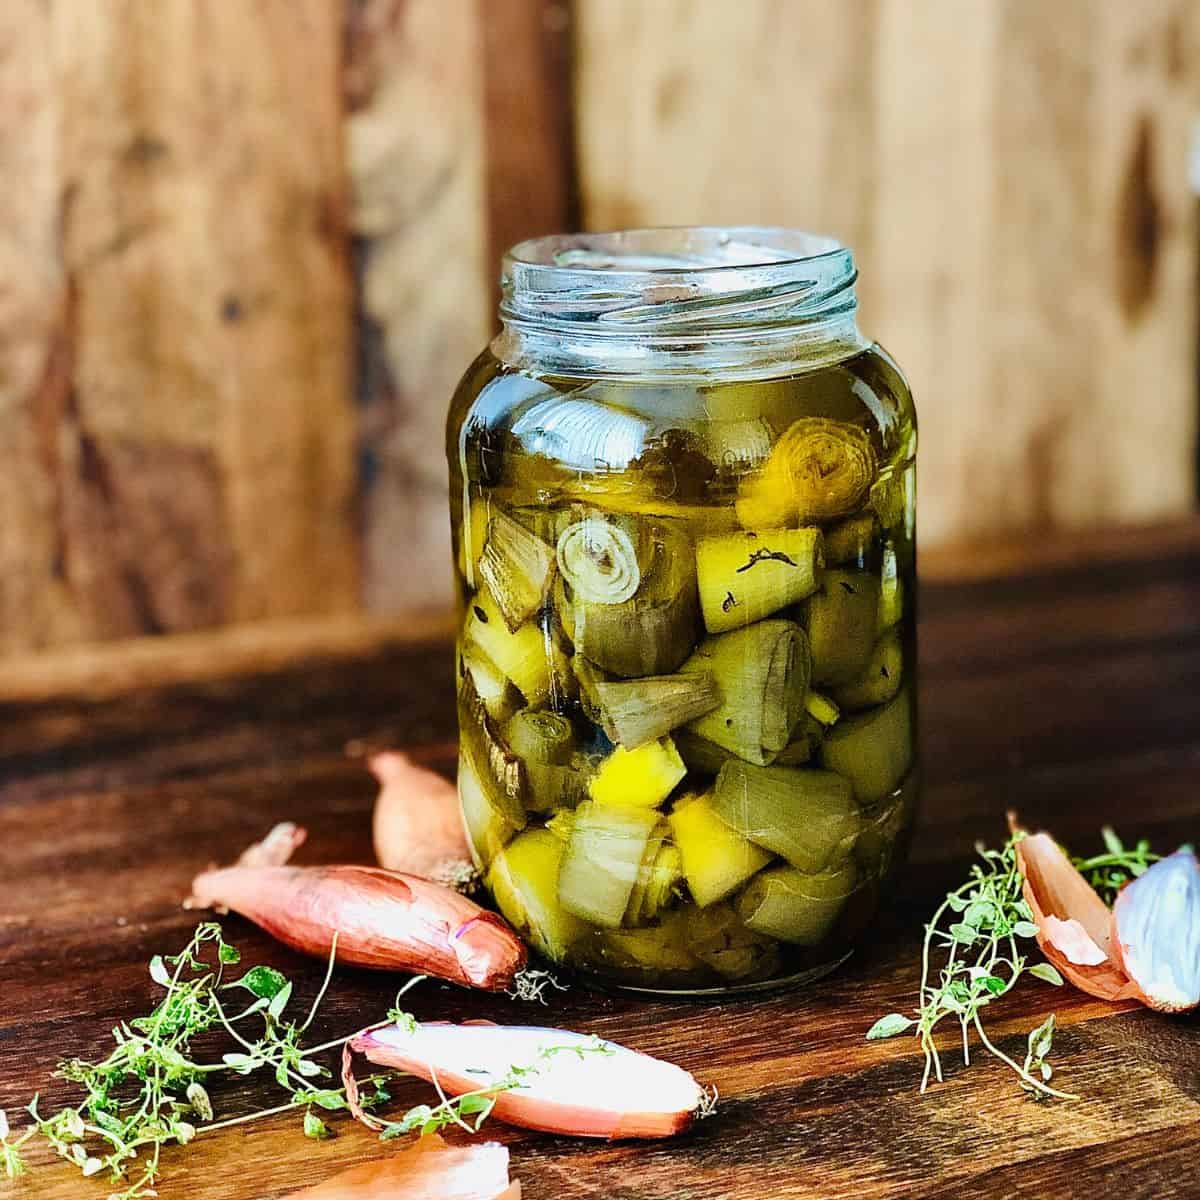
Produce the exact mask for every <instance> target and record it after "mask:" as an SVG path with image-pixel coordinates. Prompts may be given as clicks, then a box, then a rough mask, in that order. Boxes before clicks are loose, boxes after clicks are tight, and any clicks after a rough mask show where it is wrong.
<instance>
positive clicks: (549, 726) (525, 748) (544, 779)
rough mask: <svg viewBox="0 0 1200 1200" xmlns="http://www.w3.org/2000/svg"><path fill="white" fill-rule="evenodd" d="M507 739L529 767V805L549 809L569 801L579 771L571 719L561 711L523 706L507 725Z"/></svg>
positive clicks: (527, 776) (510, 746) (533, 810)
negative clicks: (568, 793)
mask: <svg viewBox="0 0 1200 1200" xmlns="http://www.w3.org/2000/svg"><path fill="white" fill-rule="evenodd" d="M504 740H505V742H506V743H507V745H508V748H509V750H510V751H511V752H512V753H513V754H515V755H516V756H517V758H519V759H520V760H521V763H522V764H523V766H524V768H525V780H526V785H527V786H526V794H525V807H526V808H528V809H529V810H530V811H531V812H545V811H546V810H547V809H550V808H559V807H561V806H562V805H563V804H565V803H566V800H565V799H564V793H565V792H566V791H567V790H568V789H569V788H570V787H571V783H572V778H571V777H572V776H574V775H575V772H574V770H573V768H572V765H571V762H572V758H573V752H574V749H575V730H574V728H573V726H572V725H571V722H570V721H569V720H568V719H567V718H566V717H564V716H561V715H560V714H559V713H554V712H547V711H545V710H544V709H532V708H523V709H521V711H520V712H518V713H516V714H515V715H514V716H513V717H512V718H511V719H510V720H509V721H508V723H507V724H506V725H505V726H504Z"/></svg>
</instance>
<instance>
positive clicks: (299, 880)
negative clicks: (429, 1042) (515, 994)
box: [185, 822, 527, 992]
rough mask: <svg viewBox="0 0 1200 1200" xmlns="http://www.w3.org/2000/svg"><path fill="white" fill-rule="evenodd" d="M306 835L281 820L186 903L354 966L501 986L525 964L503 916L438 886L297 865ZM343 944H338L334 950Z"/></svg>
mask: <svg viewBox="0 0 1200 1200" xmlns="http://www.w3.org/2000/svg"><path fill="white" fill-rule="evenodd" d="M306 836H307V835H306V833H305V831H304V830H303V829H301V828H299V827H298V826H296V825H292V824H291V823H286V822H285V823H283V824H280V825H277V826H275V828H274V829H272V830H271V832H270V833H269V834H268V835H267V836H266V838H264V839H263V840H262V841H261V842H258V843H256V844H255V845H253V846H251V847H250V848H249V849H248V850H247V851H246V852H245V853H244V854H243V855H242V856H241V858H239V859H238V861H237V863H236V864H235V865H234V866H232V867H225V868H221V869H212V870H208V871H205V872H203V873H202V874H200V875H198V876H196V878H195V880H194V881H193V883H192V895H191V897H190V898H189V899H188V900H187V901H186V902H185V906H186V907H188V908H216V909H218V910H222V911H225V910H229V909H233V911H234V912H238V913H241V915H242V916H244V917H246V918H248V919H249V920H251V921H253V922H254V923H255V924H256V925H259V926H261V927H262V928H263V929H265V930H266V931H267V932H268V933H269V934H271V936H272V937H275V938H278V939H279V940H280V941H281V942H283V943H285V944H286V945H288V946H291V947H292V949H294V950H299V951H300V952H301V953H303V954H311V955H313V956H315V957H318V958H328V957H329V956H330V954H331V953H334V954H335V960H336V961H337V962H339V963H343V964H345V965H347V966H355V967H373V968H376V969H378V970H384V971H409V972H413V973H419V974H423V975H432V976H435V977H436V978H438V979H445V980H448V981H449V982H451V983H457V984H461V985H462V986H464V987H474V988H482V989H484V990H485V991H491V992H503V991H506V990H508V989H509V988H510V987H512V986H513V984H514V981H515V980H516V979H517V975H518V973H519V972H520V971H521V970H522V968H524V966H525V964H526V959H527V954H526V950H525V946H524V943H523V942H522V941H521V939H520V938H519V937H517V935H516V934H515V933H514V932H513V931H512V929H510V928H509V926H508V925H506V924H505V922H504V920H503V918H501V917H498V916H497V915H496V914H495V913H491V912H488V911H487V910H485V909H483V908H480V907H479V905H478V904H476V903H474V901H472V900H468V899H467V898H466V897H465V896H463V895H460V894H459V893H458V892H456V891H453V890H452V889H451V888H448V887H444V886H443V885H441V884H438V883H433V882H431V881H430V880H428V879H422V878H420V877H419V876H417V875H405V874H400V873H399V872H397V871H386V870H383V869H382V868H379V867H360V866H321V867H291V866H287V865H286V863H287V862H288V860H289V859H290V857H291V855H292V853H293V851H294V850H295V849H296V848H297V847H298V846H300V845H301V843H303V841H304V839H305V837H306ZM335 946H336V951H335Z"/></svg>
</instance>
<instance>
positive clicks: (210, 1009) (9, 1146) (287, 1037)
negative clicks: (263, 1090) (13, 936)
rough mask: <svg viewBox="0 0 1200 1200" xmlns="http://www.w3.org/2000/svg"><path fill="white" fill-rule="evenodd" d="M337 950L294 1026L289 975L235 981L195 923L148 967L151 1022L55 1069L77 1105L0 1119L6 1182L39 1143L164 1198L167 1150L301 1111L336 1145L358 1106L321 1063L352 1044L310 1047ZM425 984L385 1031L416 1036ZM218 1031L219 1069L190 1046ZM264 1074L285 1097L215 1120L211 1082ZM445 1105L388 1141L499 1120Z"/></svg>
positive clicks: (378, 1086)
mask: <svg viewBox="0 0 1200 1200" xmlns="http://www.w3.org/2000/svg"><path fill="white" fill-rule="evenodd" d="M336 949H337V943H336V939H335V941H334V945H333V947H332V948H331V952H330V957H329V965H328V968H327V970H326V974H325V979H324V982H323V983H322V985H321V989H320V991H319V993H318V995H317V997H316V999H315V1001H314V1002H313V1004H312V1006H311V1008H310V1010H309V1012H308V1014H307V1017H306V1018H305V1019H304V1020H303V1021H302V1022H300V1023H297V1022H295V1021H292V1020H289V1019H287V1016H286V1013H287V1009H288V1006H289V1004H290V1002H291V1000H292V984H291V982H290V981H289V980H288V979H287V978H286V977H285V976H284V975H283V974H281V973H280V972H279V971H277V970H275V969H274V968H273V967H268V966H256V967H251V968H250V969H249V970H247V971H245V972H243V973H242V974H241V975H240V976H239V977H238V978H236V979H232V980H231V979H228V978H227V975H228V968H230V967H232V966H235V965H237V964H238V962H239V961H240V958H241V955H240V954H239V952H238V950H237V949H236V948H235V947H234V946H232V945H230V944H229V943H228V942H226V941H225V940H224V938H223V936H222V933H221V927H220V926H219V925H217V924H215V923H212V922H210V923H206V924H203V925H200V926H198V927H197V929H196V932H195V933H194V935H193V936H192V939H191V940H190V941H189V942H188V944H187V946H185V947H184V949H183V951H182V952H181V953H179V954H176V955H169V956H156V957H155V958H154V959H153V960H152V961H151V963H150V977H151V979H152V980H153V981H154V982H155V983H156V984H158V985H159V986H160V987H162V988H164V989H165V992H166V994H165V995H164V996H163V998H162V1000H161V1001H159V1003H158V1005H157V1006H156V1007H155V1008H154V1010H153V1011H152V1012H150V1013H149V1014H148V1015H147V1016H144V1017H138V1018H136V1019H134V1020H132V1021H128V1022H122V1023H121V1024H119V1025H118V1026H117V1027H116V1028H115V1029H114V1030H113V1040H114V1041H115V1043H116V1045H115V1047H114V1048H113V1050H112V1052H111V1053H110V1054H109V1055H108V1057H107V1058H105V1059H104V1060H103V1061H101V1062H85V1061H83V1060H80V1059H73V1060H71V1061H69V1062H64V1063H60V1064H59V1067H58V1071H57V1074H58V1076H59V1077H60V1078H62V1079H66V1080H68V1081H70V1082H72V1083H74V1084H77V1085H78V1087H79V1089H80V1090H81V1092H82V1093H83V1095H82V1098H81V1099H80V1101H79V1102H78V1103H77V1104H74V1105H70V1106H66V1107H63V1108H61V1109H59V1110H58V1111H56V1112H54V1113H50V1114H47V1113H45V1112H43V1111H42V1110H41V1108H40V1107H39V1101H38V1098H37V1097H36V1096H35V1097H34V1099H33V1101H32V1102H31V1103H30V1104H29V1106H28V1108H27V1112H28V1113H29V1116H30V1118H31V1123H30V1124H29V1125H28V1126H27V1127H26V1128H25V1129H23V1130H22V1131H20V1132H16V1131H13V1130H11V1129H10V1127H9V1123H8V1119H7V1117H6V1116H5V1114H4V1113H3V1112H2V1111H0V1165H2V1166H3V1169H4V1173H5V1175H7V1176H8V1178H10V1179H12V1178H16V1177H17V1176H19V1175H22V1174H24V1173H25V1170H26V1162H25V1156H24V1154H23V1150H24V1148H25V1147H26V1145H27V1144H28V1143H30V1142H31V1141H32V1140H33V1139H35V1138H40V1139H42V1140H43V1141H44V1142H46V1143H47V1144H48V1145H49V1146H50V1147H51V1148H52V1149H53V1150H54V1151H55V1152H57V1153H58V1154H59V1155H60V1156H61V1157H63V1158H65V1159H67V1161H69V1162H71V1163H73V1164H74V1165H75V1166H76V1167H78V1168H79V1170H80V1172H81V1173H82V1174H83V1175H85V1176H93V1175H99V1174H101V1173H102V1172H107V1174H108V1175H109V1177H110V1178H111V1179H112V1180H114V1181H116V1182H123V1183H125V1184H126V1186H125V1187H124V1189H123V1190H121V1191H119V1192H116V1193H114V1194H113V1196H112V1197H111V1198H110V1200H139V1198H140V1197H147V1196H153V1195H156V1194H157V1193H156V1191H155V1184H156V1182H157V1181H158V1179H159V1178H160V1176H161V1157H162V1152H163V1148H164V1147H167V1146H170V1145H180V1146H182V1145H187V1143H189V1142H190V1141H192V1139H193V1138H195V1137H198V1136H202V1135H204V1134H207V1133H211V1132H213V1131H215V1130H218V1129H224V1128H228V1127H229V1126H233V1125H240V1124H243V1123H245V1122H249V1121H254V1120H258V1119H259V1118H261V1117H267V1116H272V1115H275V1114H278V1113H282V1112H289V1111H297V1112H299V1113H301V1114H302V1129H303V1133H304V1135H305V1136H306V1137H309V1138H312V1139H314V1140H323V1139H325V1138H327V1137H329V1136H331V1134H332V1131H331V1130H330V1128H329V1126H328V1125H327V1124H326V1123H325V1116H324V1115H323V1114H329V1113H336V1112H339V1111H343V1110H346V1111H348V1110H349V1109H350V1103H349V1100H348V1097H347V1095H346V1090H345V1088H343V1087H334V1086H330V1084H331V1082H332V1080H331V1073H330V1071H329V1070H328V1069H327V1068H326V1067H323V1066H321V1065H320V1063H318V1062H317V1061H316V1058H315V1056H316V1055H318V1054H321V1053H322V1052H325V1051H329V1050H332V1049H334V1048H336V1047H340V1046H342V1045H343V1044H344V1043H345V1042H347V1041H349V1040H350V1037H352V1036H354V1035H353V1034H352V1035H348V1036H347V1037H344V1038H338V1039H336V1040H334V1041H331V1042H326V1043H325V1044H323V1045H319V1046H311V1047H310V1046H305V1045H303V1042H302V1039H303V1036H304V1034H305V1033H306V1032H307V1030H308V1028H309V1026H310V1025H311V1024H312V1022H313V1019H314V1017H315V1016H316V1013H317V1010H318V1008H319V1006H320V1004H321V1002H322V1000H323V999H324V996H325V993H326V991H327V990H328V987H329V983H330V979H331V978H332V974H333V963H334V954H335V953H336ZM424 978H425V977H424V976H420V975H418V976H415V977H414V978H412V979H411V980H409V981H408V982H407V983H406V984H405V986H404V987H403V988H402V989H401V990H400V993H399V994H398V995H397V1003H396V1005H394V1006H393V1007H392V1008H391V1009H390V1010H389V1012H388V1014H387V1015H388V1022H389V1023H392V1024H400V1025H407V1026H412V1027H415V1024H416V1022H415V1018H414V1017H413V1016H412V1015H411V1014H409V1013H407V1012H404V1011H403V1010H402V1009H401V1008H400V1007H399V1000H400V997H401V996H403V995H404V993H405V992H406V991H408V990H409V988H411V987H413V986H414V985H415V984H417V983H419V982H421V981H422V980H423V979H424ZM543 986H545V985H544V984H543ZM239 993H244V994H245V995H244V996H240V995H239ZM210 1032H224V1033H225V1034H226V1035H227V1036H228V1037H229V1038H230V1039H231V1040H232V1042H233V1044H234V1046H235V1047H236V1048H235V1049H232V1050H229V1051H227V1052H226V1053H224V1054H222V1055H221V1056H220V1058H219V1059H218V1060H216V1061H213V1062H205V1061H201V1060H200V1059H199V1058H198V1057H197V1056H196V1055H195V1053H194V1051H193V1040H194V1039H196V1038H198V1037H199V1036H200V1035H202V1034H207V1033H210ZM264 1071H265V1072H267V1073H268V1074H269V1075H271V1076H272V1077H273V1078H274V1080H275V1082H276V1084H278V1085H279V1086H280V1087H281V1088H282V1089H283V1090H284V1094H285V1095H286V1097H287V1099H286V1100H284V1101H283V1102H282V1103H280V1104H277V1105H275V1106H273V1107H270V1108H266V1109H263V1110H260V1111H257V1112H252V1113H248V1114H246V1115H244V1116H238V1117H231V1118H228V1119H224V1120H220V1121H217V1120H214V1106H213V1102H212V1098H211V1096H210V1093H209V1090H208V1086H207V1085H208V1083H209V1082H210V1081H211V1080H212V1079H213V1078H214V1077H217V1076H221V1075H226V1076H227V1075H229V1074H237V1075H254V1074H258V1073H260V1072H264ZM388 1078H389V1077H388V1076H387V1075H371V1076H369V1077H368V1078H365V1079H363V1080H360V1081H358V1096H357V1105H358V1107H359V1108H360V1109H361V1110H370V1109H375V1108H378V1107H379V1106H380V1105H382V1104H384V1103H385V1102H386V1101H388V1100H390V1099H391V1097H390V1095H389V1094H388V1091H387V1089H386V1086H385V1084H386V1082H387V1080H388ZM513 1086H516V1085H515V1084H514V1085H513ZM442 1099H443V1104H442V1105H439V1106H438V1108H437V1109H429V1108H428V1106H425V1105H418V1106H417V1107H416V1108H414V1109H412V1110H410V1111H409V1112H408V1113H405V1114H404V1115H403V1116H402V1117H401V1118H400V1119H399V1120H397V1121H394V1122H388V1123H387V1126H388V1128H389V1130H392V1129H394V1132H389V1134H388V1136H390V1137H394V1136H397V1135H398V1134H399V1133H402V1132H409V1131H410V1130H411V1131H417V1130H424V1129H426V1128H441V1127H442V1126H443V1125H445V1124H447V1123H451V1122H453V1123H455V1124H459V1125H462V1126H464V1127H470V1128H472V1129H478V1127H479V1125H480V1124H481V1123H482V1122H483V1121H484V1120H485V1119H486V1117H487V1116H488V1114H489V1113H490V1112H491V1102H488V1101H486V1098H485V1097H480V1096H478V1095H475V1096H464V1097H459V1098H458V1100H457V1101H450V1100H447V1099H446V1098H445V1096H444V1095H443V1097H442ZM451 1114H453V1115H451ZM468 1118H472V1121H471V1124H470V1125H469V1126H468V1124H467V1119H468ZM430 1122H432V1124H430Z"/></svg>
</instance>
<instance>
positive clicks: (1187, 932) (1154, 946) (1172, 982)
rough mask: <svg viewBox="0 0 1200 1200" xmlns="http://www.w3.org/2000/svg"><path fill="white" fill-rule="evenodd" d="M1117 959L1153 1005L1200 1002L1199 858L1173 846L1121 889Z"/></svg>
mask: <svg viewBox="0 0 1200 1200" xmlns="http://www.w3.org/2000/svg"><path fill="white" fill-rule="evenodd" d="M1112 940H1113V946H1114V949H1115V952H1116V957H1117V961H1118V963H1119V964H1120V966H1121V968H1122V969H1123V970H1124V971H1125V973H1126V974H1127V975H1128V976H1129V978H1130V979H1131V980H1132V981H1133V983H1134V985H1135V986H1136V987H1137V989H1138V991H1139V993H1140V996H1139V998H1140V999H1142V1000H1144V1001H1145V1003H1146V1004H1148V1005H1149V1006H1150V1007H1151V1008H1156V1009H1159V1010H1160V1011H1162V1012H1186V1011H1187V1010H1189V1009H1193V1008H1195V1007H1196V1006H1197V1005H1200V863H1197V861H1196V856H1195V854H1193V853H1192V852H1191V851H1190V850H1177V851H1176V852H1175V853H1174V854H1172V855H1170V856H1169V857H1167V858H1164V859H1162V860H1161V861H1160V862H1156V863H1155V864H1154V865H1153V866H1152V867H1150V869H1149V870H1147V871H1146V873H1145V874H1144V875H1141V876H1139V877H1138V878H1137V879H1134V880H1132V881H1131V882H1130V883H1128V884H1126V885H1125V887H1124V888H1122V889H1121V893H1120V895H1118V896H1117V902H1116V904H1115V905H1114V906H1113V911H1112Z"/></svg>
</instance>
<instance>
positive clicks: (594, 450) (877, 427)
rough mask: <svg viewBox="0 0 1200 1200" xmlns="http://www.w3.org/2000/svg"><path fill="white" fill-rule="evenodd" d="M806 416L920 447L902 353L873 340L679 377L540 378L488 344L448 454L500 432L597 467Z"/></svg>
mask: <svg viewBox="0 0 1200 1200" xmlns="http://www.w3.org/2000/svg"><path fill="white" fill-rule="evenodd" d="M806 417H818V418H824V419H831V420H835V421H844V422H848V423H852V424H855V425H859V426H861V427H862V428H864V429H865V430H867V432H868V433H869V434H870V435H871V437H872V440H873V441H874V442H875V444H876V448H877V450H878V451H879V453H880V455H881V457H882V458H884V459H891V460H895V459H896V458H897V457H904V458H907V457H911V454H912V452H913V450H914V449H915V430H916V413H915V408H914V404H913V399H912V394H911V391H910V389H909V386H908V383H907V381H906V379H905V377H904V374H903V372H902V371H901V369H900V367H899V366H898V364H897V363H896V361H895V359H893V358H892V356H891V355H890V354H889V353H888V352H887V351H886V350H885V349H884V348H883V347H882V346H879V345H878V344H871V345H869V346H867V347H865V348H864V349H863V350H861V351H860V352H859V353H857V354H855V355H852V356H850V357H848V358H846V359H844V360H842V361H840V362H836V363H832V364H823V365H821V366H819V367H816V368H814V369H812V370H809V371H801V372H793V373H791V374H788V375H784V376H779V377H774V378H756V379H723V378H716V377H694V376H693V377H688V378H681V379H678V380H664V379H654V380H642V379H636V378H632V379H603V378H596V379H588V378H579V377H571V378H567V377H561V376H553V375H549V374H546V375H540V374H537V373H535V372H530V371H526V370H517V369H514V368H513V367H511V366H508V365H507V364H505V363H503V362H502V361H500V360H499V359H498V358H497V357H496V356H495V355H494V353H493V352H492V350H491V349H490V348H489V349H486V350H484V351H483V352H482V353H481V354H480V355H479V356H478V358H476V359H475V361H474V362H473V363H472V364H471V366H470V367H468V369H467V371H466V372H465V373H464V375H463V378H462V380H461V382H460V383H459V386H458V388H457V389H456V391H455V394H454V398H453V400H452V402H451V405H450V411H449V416H448V421H447V451H448V453H449V455H450V458H451V460H452V461H453V460H455V459H457V458H459V457H460V456H461V453H462V449H463V445H464V440H465V439H467V438H470V439H471V440H474V439H477V438H483V439H485V440H486V439H487V438H488V437H489V436H490V435H496V436H502V437H504V438H515V439H516V440H517V441H519V442H521V443H522V444H525V448H526V449H527V450H531V451H534V452H536V453H538V454H540V455H542V456H545V457H549V458H558V459H561V460H562V461H563V462H564V465H567V466H573V467H578V468H581V469H592V468H593V467H594V466H595V465H596V462H597V460H599V461H602V462H603V463H605V464H606V465H608V466H609V467H613V466H618V465H624V464H626V463H628V462H630V461H631V460H633V459H636V458H637V457H638V455H639V454H641V453H644V452H645V450H646V449H647V447H650V446H654V445H657V444H660V443H661V442H662V440H663V439H664V438H667V439H670V438H671V437H672V436H674V437H675V439H676V440H678V439H679V438H685V439H686V438H690V437H694V436H696V435H700V434H703V433H705V432H706V431H711V430H713V429H717V430H724V431H729V432H730V433H731V434H736V433H738V432H739V431H740V433H741V434H743V435H745V436H749V435H750V432H751V430H752V428H753V427H756V426H757V427H761V429H762V431H763V432H762V436H763V437H765V438H768V439H774V438H775V437H778V436H779V435H780V434H781V433H783V432H784V430H786V429H787V428H788V427H789V426H791V425H792V424H793V423H794V422H796V421H797V420H801V419H803V418H806ZM581 454H582V455H583V460H581V461H579V462H577V463H576V462H574V461H573V460H574V458H578V457H579V456H580V455H581ZM617 459H620V460H621V461H620V463H618V461H616V460H617ZM568 460H571V461H568ZM584 460H586V461H584Z"/></svg>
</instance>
